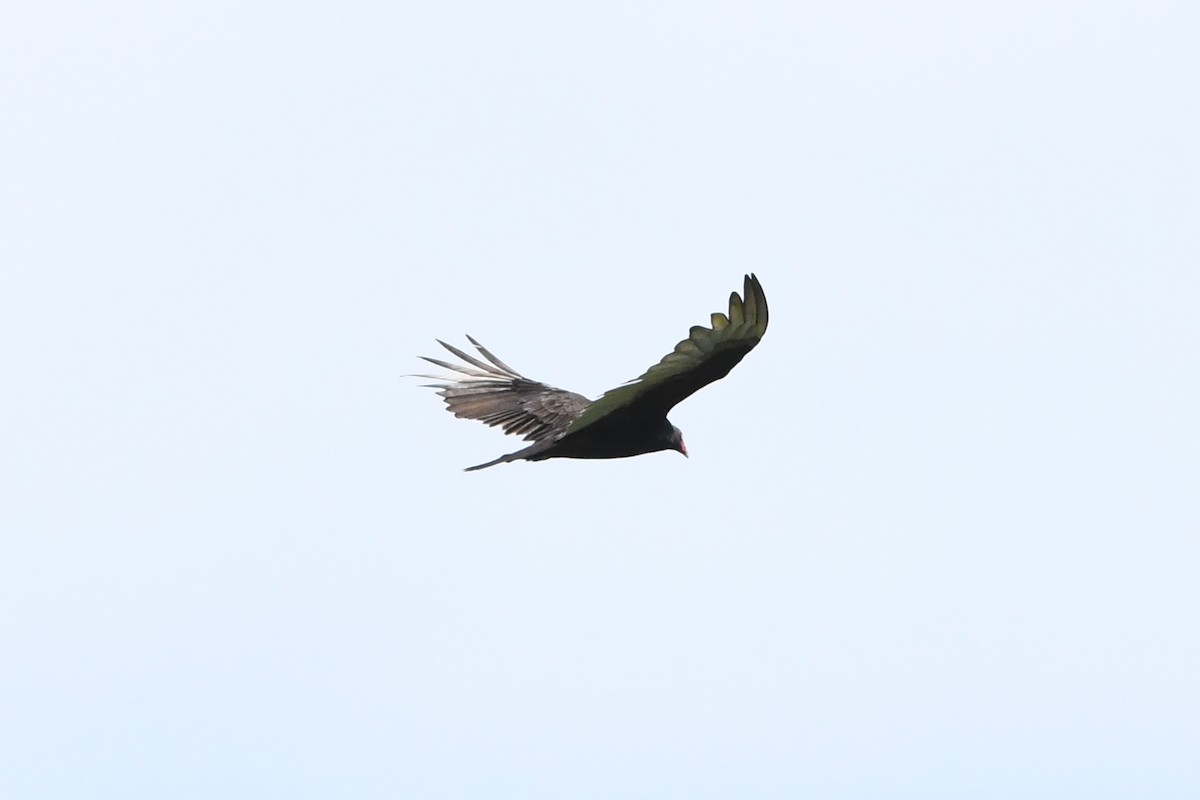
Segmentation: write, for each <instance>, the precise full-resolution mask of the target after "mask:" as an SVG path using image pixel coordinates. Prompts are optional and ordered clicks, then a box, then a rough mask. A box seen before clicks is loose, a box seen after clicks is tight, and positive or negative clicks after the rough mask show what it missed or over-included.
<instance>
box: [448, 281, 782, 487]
mask: <svg viewBox="0 0 1200 800" xmlns="http://www.w3.org/2000/svg"><path fill="white" fill-rule="evenodd" d="M743 294H744V299H743V297H742V296H739V295H738V293H737V292H734V293H732V294H731V295H730V298H729V314H728V316H726V315H725V314H721V313H716V314H713V315H712V327H711V328H705V327H703V326H700V325H697V326H694V327H693V328H692V329H691V332H690V334H689V336H688V338H686V339H684V340H683V341H681V342H679V344H677V345H675V349H674V350H673V351H672V352H670V353H668V354H667V355H666V356H664V357H663V359H662V360H661V361H660V362H659V363H657V364H655V365H654V366H653V367H651V368H650V369H648V370H647V371H646V372H645V373H644V374H642V375H641V376H640V377H639V378H637V379H636V380H633V381H630V382H629V383H626V384H623V385H621V386H618V387H617V388H616V389H612V390H610V391H608V392H605V393H604V394H603V395H602V396H601V397H599V398H598V399H596V400H588V399H587V398H586V397H584V396H583V395H580V394H576V393H575V392H568V391H565V390H563V389H558V388H555V387H553V386H549V385H547V384H544V383H540V382H538V381H533V380H530V379H529V378H526V377H525V376H523V375H521V374H520V373H518V372H517V371H515V370H514V369H512V368H511V367H509V366H508V365H507V364H505V363H504V362H503V361H501V360H500V359H498V358H496V357H495V356H494V355H492V353H490V352H488V350H487V349H486V348H485V347H483V345H481V344H479V342H477V341H475V340H474V339H472V338H471V337H469V336H468V337H467V338H468V339H469V340H470V342H471V344H473V345H474V346H475V348H476V349H477V350H478V351H479V353H480V355H482V356H483V358H484V359H486V362H485V361H481V360H479V359H478V358H476V357H475V356H472V355H469V354H467V353H465V352H463V351H462V350H460V349H458V348H457V347H454V346H453V345H449V344H446V343H445V342H440V344H441V345H442V346H443V347H445V348H446V349H447V350H449V351H450V352H451V353H453V354H454V355H455V356H457V357H458V358H460V359H461V360H462V361H463V362H464V363H465V364H467V365H469V366H462V365H458V364H451V363H448V362H446V361H439V360H438V359H436V358H426V359H425V360H426V361H429V362H431V363H433V364H436V365H438V366H439V367H443V368H445V369H449V370H452V371H454V372H457V373H460V374H461V375H465V376H466V377H465V378H450V379H448V382H443V383H438V384H432V385H433V387H434V388H436V389H439V390H440V392H439V393H440V394H441V395H442V397H443V399H445V401H446V406H447V407H448V408H449V410H450V411H451V412H452V413H453V414H454V415H455V416H456V417H464V418H466V419H477V420H480V421H481V422H484V423H486V424H488V425H498V426H500V427H501V428H503V429H504V432H505V433H512V434H518V435H521V436H524V437H525V439H526V440H529V441H532V442H533V444H531V445H529V446H528V447H526V448H524V449H522V450H518V451H516V452H514V453H508V454H507V455H503V456H500V457H499V458H497V459H495V460H493V461H489V462H487V463H484V464H478V465H476V466H474V467H468V468H467V469H468V471H471V470H478V469H484V468H485V467H490V466H493V465H495V464H501V463H504V462H508V461H544V460H546V459H550V458H593V459H598V458H627V457H629V456H638V455H642V454H644V453H654V452H658V451H660V450H676V451H678V452H680V453H682V454H683V455H685V456H686V455H687V448H686V447H685V446H684V444H683V435H682V434H681V433H680V432H679V429H678V428H676V427H675V426H674V425H672V424H671V423H670V421H669V420H668V419H667V413H668V412H669V411H670V410H671V409H672V408H673V407H674V406H675V405H676V404H677V403H679V402H680V401H681V400H683V399H685V398H686V397H688V396H689V395H691V394H692V393H693V392H695V391H696V390H698V389H700V388H701V387H704V386H707V385H708V384H710V383H712V382H713V381H715V380H719V379H721V378H723V377H725V376H726V375H727V374H728V373H729V371H730V370H731V369H733V368H734V366H736V365H737V363H738V362H739V361H741V360H742V358H743V357H744V356H745V355H746V353H748V352H750V351H751V350H753V349H754V347H755V345H757V344H758V342H759V340H761V339H762V337H763V334H764V333H766V330H767V313H768V312H767V301H766V298H765V296H764V295H763V292H762V286H761V285H760V284H759V282H758V279H757V278H756V277H754V276H753V275H747V276H746V279H745V284H744V289H743ZM439 380H442V379H439Z"/></svg>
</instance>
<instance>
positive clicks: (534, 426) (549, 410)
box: [419, 336, 589, 442]
mask: <svg viewBox="0 0 1200 800" xmlns="http://www.w3.org/2000/svg"><path fill="white" fill-rule="evenodd" d="M467 339H469V340H470V341H471V344H473V345H475V349H477V350H478V351H479V352H480V354H481V355H482V356H483V357H484V358H486V359H487V360H488V362H489V363H486V364H485V363H484V362H483V361H480V360H479V359H477V358H475V357H474V356H470V355H468V354H466V353H464V352H463V351H462V350H459V349H458V348H457V347H454V346H453V345H449V344H446V343H445V342H443V341H442V340H441V339H438V340H437V341H438V344H440V345H441V346H442V347H444V348H446V349H447V350H449V351H450V352H451V353H453V354H454V355H456V356H458V357H459V358H461V359H462V360H463V361H464V362H465V363H467V364H469V365H470V366H462V365H459V364H451V363H449V362H446V361H441V360H439V359H436V358H427V357H425V356H421V358H424V359H425V360H426V361H428V362H429V363H431V364H436V365H437V366H439V367H442V368H443V369H448V370H452V371H453V372H457V373H459V375H464V376H466V377H462V378H460V377H458V376H451V377H441V376H437V375H421V376H419V377H422V378H432V379H433V380H436V381H440V383H429V384H425V385H426V386H429V387H431V388H434V389H438V390H439V391H438V394H440V395H441V396H442V398H443V399H444V400H445V401H446V406H447V407H448V408H449V410H450V412H451V413H452V414H454V416H456V417H462V418H465V419H477V420H479V421H480V422H484V423H486V424H488V425H499V426H500V427H501V429H503V431H504V432H505V433H511V434H514V435H517V436H523V437H524V438H525V440H526V441H530V442H542V441H553V440H554V439H557V438H558V437H559V436H561V435H562V434H563V432H564V431H566V429H567V427H568V426H569V425H570V424H571V423H572V422H573V421H574V420H575V419H576V418H577V417H578V416H579V415H580V414H581V413H582V412H583V409H584V408H586V407H587V405H588V402H589V401H588V399H587V398H586V397H584V396H583V395H581V394H576V393H575V392H568V391H566V390H565V389H556V388H555V387H553V386H547V385H546V384H544V383H539V382H537V381H532V380H530V379H529V378H526V377H525V376H524V375H522V374H520V373H519V372H517V371H516V370H514V369H513V368H512V367H510V366H508V365H507V364H505V363H504V362H503V361H501V360H500V359H498V358H496V357H495V356H494V355H492V354H491V353H490V352H489V351H488V350H487V348H485V347H484V346H483V345H481V344H480V343H479V342H477V341H475V340H474V339H472V338H471V337H470V336H468V337H467Z"/></svg>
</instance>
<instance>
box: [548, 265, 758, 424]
mask: <svg viewBox="0 0 1200 800" xmlns="http://www.w3.org/2000/svg"><path fill="white" fill-rule="evenodd" d="M742 293H743V294H744V296H745V299H743V298H742V297H739V296H738V293H737V292H733V293H732V294H731V295H730V296H729V316H726V315H724V314H721V313H715V314H713V315H712V327H711V328H705V327H703V326H702V325H696V326H695V327H693V328H692V330H691V333H690V335H689V336H688V338H686V339H684V340H683V341H682V342H680V343H679V344H677V345H675V349H674V350H673V351H672V352H670V353H668V354H667V355H666V356H665V357H664V358H663V360H662V361H660V362H658V363H657V364H655V365H654V366H653V367H651V368H650V369H648V370H646V372H645V373H644V374H642V375H641V376H640V377H638V378H636V379H634V380H632V381H630V382H629V383H626V384H624V385H622V386H618V387H617V388H616V389H611V390H609V391H607V392H605V393H604V394H603V395H602V396H601V397H600V398H599V399H598V400H596V401H595V402H593V403H591V404H590V405H589V406H587V409H586V410H585V411H584V412H583V413H582V414H581V415H580V416H579V418H578V419H576V420H575V421H574V422H573V423H572V424H571V427H570V428H569V429H568V431H567V432H568V433H575V432H576V431H578V430H579V429H581V428H584V427H587V426H588V425H591V424H592V423H594V422H596V421H597V420H599V419H602V418H603V417H606V416H608V415H609V414H611V413H613V412H615V411H618V410H622V411H625V412H628V413H632V414H641V413H645V414H648V415H649V414H655V415H657V414H663V415H666V413H667V412H668V411H670V410H671V409H672V408H673V407H674V406H675V404H676V403H678V402H679V401H680V400H683V399H684V398H686V397H688V396H689V395H691V394H692V393H693V392H695V391H697V390H698V389H701V388H703V387H705V386H707V385H708V384H710V383H712V382H713V381H715V380H719V379H720V378H724V377H725V376H726V375H727V374H729V370H731V369H733V367H734V366H735V365H736V364H737V363H738V362H739V361H741V360H742V357H743V356H745V355H746V353H749V352H750V351H751V350H753V349H754V346H755V345H757V344H758V342H759V340H760V339H762V337H763V334H765V333H766V332H767V298H766V296H765V295H764V294H763V290H762V285H761V284H759V282H758V278H756V277H755V276H754V275H747V276H746V279H745V282H744V284H743V289H742Z"/></svg>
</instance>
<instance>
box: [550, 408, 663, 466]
mask: <svg viewBox="0 0 1200 800" xmlns="http://www.w3.org/2000/svg"><path fill="white" fill-rule="evenodd" d="M622 416H623V415H617V414H614V415H612V417H611V418H607V419H603V420H601V421H600V422H597V423H595V424H594V425H589V426H588V427H586V428H584V429H583V430H581V431H579V432H578V433H570V434H567V435H566V436H564V437H563V438H561V439H559V440H558V441H556V442H554V444H552V445H550V447H548V448H547V449H546V450H544V451H543V452H541V453H537V454H536V455H531V456H530V457H529V460H530V461H542V460H545V459H547V458H628V457H629V456H640V455H644V454H645V453H656V452H658V451H659V450H670V449H671V448H672V447H673V444H672V440H673V439H674V434H675V426H674V425H672V424H671V423H670V422H669V421H668V420H667V418H666V417H658V418H656V419H655V418H649V419H647V418H633V419H628V420H627V419H622V418H621V417H622Z"/></svg>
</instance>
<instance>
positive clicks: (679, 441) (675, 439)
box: [671, 425, 688, 458]
mask: <svg viewBox="0 0 1200 800" xmlns="http://www.w3.org/2000/svg"><path fill="white" fill-rule="evenodd" d="M671 449H672V450H674V451H676V452H678V453H683V457H684V458H687V457H688V454H687V445H686V444H684V443H683V431H681V430H679V428H676V427H675V426H674V425H672V426H671Z"/></svg>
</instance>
